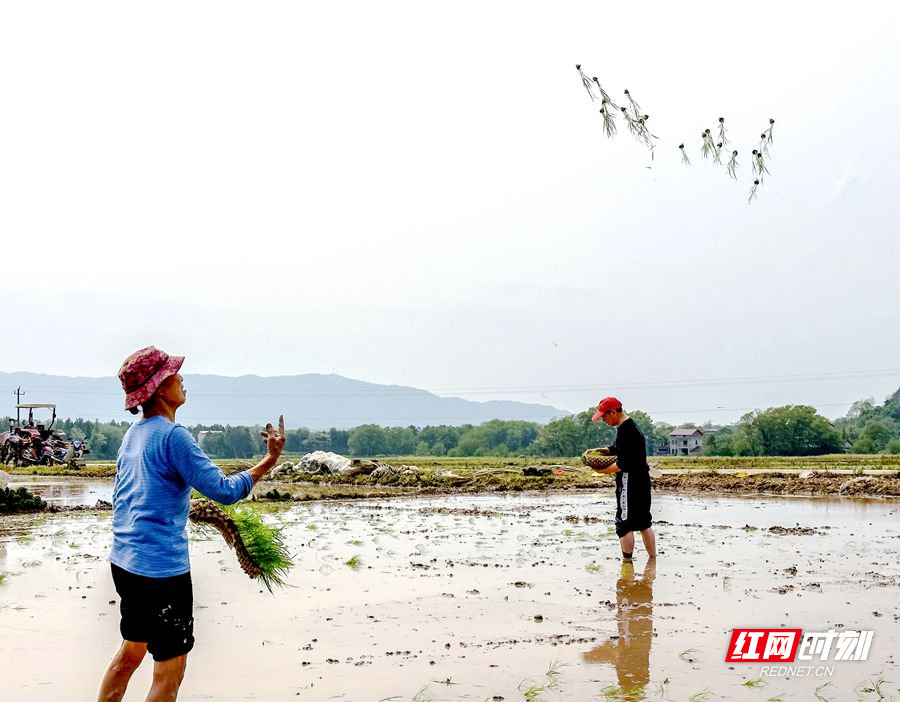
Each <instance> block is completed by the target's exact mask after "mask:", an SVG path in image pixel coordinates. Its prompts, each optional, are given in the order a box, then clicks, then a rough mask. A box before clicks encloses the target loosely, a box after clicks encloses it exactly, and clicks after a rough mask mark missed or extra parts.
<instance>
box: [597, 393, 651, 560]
mask: <svg viewBox="0 0 900 702" xmlns="http://www.w3.org/2000/svg"><path fill="white" fill-rule="evenodd" d="M598 419H602V420H603V421H604V422H606V423H607V424H608V425H609V426H611V427H616V441H615V443H614V444H613V445H612V446H610V447H608V448H606V449H603V450H602V451H601V453H605V454H607V455H612V456H615V457H616V462H615V463H613V464H612V465H611V466H608V467H606V468H595V469H594V470H595V471H596V472H598V473H612V474H614V475H615V476H616V536H618V537H619V543H620V544H621V546H622V557H623V558H624V559H625V560H631V556H632V554H633V553H634V532H636V531H639V532H641V539H642V540H643V542H644V548H645V549H646V551H647V555H648V556H649V557H650V558H656V536H655V535H654V534H653V528H652V527H653V517H652V516H651V515H650V467H649V466H648V465H647V442H646V441H645V439H644V434H643V433H642V432H641V430H640V427H638V425H637V423H636V422H635V421H634V420H633V419H632V418H631V417H629V416H628V415H627V414H625V412H624V411H622V403H621V402H619V400H617V399H616V398H615V397H604V398H603V399H602V400H600V404H598V405H597V411H596V412H595V413H594V416H593V417H591V421H594V422H596V421H597V420H598Z"/></svg>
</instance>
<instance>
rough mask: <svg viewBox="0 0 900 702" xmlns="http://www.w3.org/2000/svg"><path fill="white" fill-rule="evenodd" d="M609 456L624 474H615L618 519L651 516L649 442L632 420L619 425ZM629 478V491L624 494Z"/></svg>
mask: <svg viewBox="0 0 900 702" xmlns="http://www.w3.org/2000/svg"><path fill="white" fill-rule="evenodd" d="M609 452H610V453H611V454H613V455H614V456H615V457H616V465H617V466H619V469H620V470H621V471H622V472H621V473H616V474H615V475H616V506H617V509H616V519H619V518H620V516H622V515H627V514H630V515H631V516H633V517H638V516H639V515H643V514H644V513H645V512H649V509H650V466H648V465H647V442H646V441H645V440H644V434H643V433H642V432H641V430H640V428H639V427H638V425H637V423H636V422H635V421H634V420H633V419H632V418H631V417H629V418H628V419H626V420H625V421H624V422H622V423H621V424H620V425H619V428H618V429H617V431H616V442H615V443H614V444H613V445H612V446H610V447H609ZM626 475H627V484H628V489H627V490H624V487H625V476H626ZM623 493H624V494H623ZM622 518H625V517H624V516H622Z"/></svg>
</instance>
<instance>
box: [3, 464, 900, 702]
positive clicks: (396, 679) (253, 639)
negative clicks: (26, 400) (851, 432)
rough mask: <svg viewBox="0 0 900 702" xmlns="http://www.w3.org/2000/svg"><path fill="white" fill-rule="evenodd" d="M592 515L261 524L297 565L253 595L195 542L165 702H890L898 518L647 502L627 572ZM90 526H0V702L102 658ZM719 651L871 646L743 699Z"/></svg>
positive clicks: (353, 506) (363, 513)
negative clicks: (650, 551)
mask: <svg viewBox="0 0 900 702" xmlns="http://www.w3.org/2000/svg"><path fill="white" fill-rule="evenodd" d="M98 482H99V481H98ZM100 485H101V487H102V485H103V484H102V483H101V484H100ZM106 485H109V483H106ZM78 489H79V490H81V493H80V494H81V495H82V503H88V504H90V503H93V502H94V501H96V499H98V497H99V498H101V499H108V495H97V496H94V495H93V494H91V495H88V493H87V491H88V490H90V489H91V488H90V483H89V482H85V483H84V484H83V485H81V486H80V487H79V488H78ZM98 489H99V488H98ZM63 498H64V499H67V498H66V497H65V496H63ZM73 499H75V498H73ZM76 503H77V501H76ZM67 504H71V503H67ZM612 512H613V504H612V495H611V494H609V493H608V492H605V493H595V494H574V495H573V494H568V493H566V494H562V493H540V494H517V495H505V496H504V495H496V494H493V495H474V496H473V495H458V496H441V497H434V498H422V497H417V498H403V499H394V500H387V501H386V500H368V501H363V500H358V501H348V502H313V503H294V504H290V505H287V506H284V507H280V508H278V509H277V510H276V509H275V507H273V511H272V512H271V515H270V517H271V519H272V520H273V521H276V522H279V523H282V524H284V525H285V531H286V534H287V537H288V540H289V543H290V545H291V547H292V550H293V553H294V555H295V562H296V567H295V568H294V570H293V571H292V572H291V574H290V576H289V587H288V588H286V589H283V590H280V591H276V593H275V594H274V595H270V594H268V593H267V592H263V591H261V588H260V587H259V586H258V585H257V584H255V583H254V582H253V581H250V580H249V579H247V578H246V576H244V574H243V573H242V572H241V571H240V569H239V567H238V564H237V560H236V558H235V556H234V554H233V553H232V552H231V551H228V550H227V549H226V548H225V547H224V544H223V542H222V541H221V540H218V537H217V538H216V539H213V540H207V541H202V540H194V541H192V544H191V559H192V564H193V580H194V596H195V618H196V624H195V635H196V639H197V645H196V647H195V649H194V651H193V652H192V653H191V655H190V657H189V660H188V673H187V677H186V679H185V682H184V684H183V686H182V694H181V697H180V699H184V700H296V699H300V700H342V701H354V702H355V701H361V702H367V701H369V700H371V701H372V702H376V701H379V700H416V701H417V702H425V701H426V700H432V701H434V702H438V701H439V700H478V701H479V702H481V701H484V700H488V701H491V702H500V701H501V700H506V701H509V700H547V701H550V700H673V701H674V700H688V699H693V700H704V699H705V700H716V699H725V700H760V701H765V700H770V699H773V698H774V699H782V698H783V699H784V700H794V699H796V700H806V699H816V698H817V697H816V695H819V699H831V700H835V701H836V702H838V701H843V700H857V699H860V700H876V699H891V698H895V699H900V692H898V687H900V673H898V666H897V653H896V652H897V651H898V648H900V597H898V593H900V501H897V500H880V499H859V498H856V499H827V498H803V499H798V498H780V499H776V498H738V497H687V496H680V495H668V494H663V495H657V496H656V497H655V498H654V510H653V512H654V517H655V519H656V520H657V526H656V532H657V539H658V543H659V549H660V555H659V558H658V559H657V563H656V564H655V566H654V564H653V563H649V564H648V560H647V558H646V556H645V555H644V553H643V550H642V548H641V547H640V545H639V546H638V547H637V548H636V552H635V563H634V565H633V567H631V566H624V567H623V565H622V562H621V559H620V557H619V550H618V542H617V540H616V538H615V535H614V534H612V533H610V532H611V529H610V526H611V519H610V517H611V514H612ZM110 520H111V518H110V513H109V512H105V513H100V514H93V513H77V512H75V513H60V514H55V515H42V516H40V517H32V518H21V517H20V518H15V519H7V520H6V521H4V522H0V573H2V574H5V578H4V579H3V580H2V582H0V631H2V633H3V636H2V644H0V655H2V660H3V673H2V677H0V698H2V699H4V700H28V701H29V702H31V701H34V702H40V701H45V700H46V701H48V702H49V701H51V700H53V701H56V700H62V699H66V700H89V699H94V698H95V695H96V689H97V686H98V685H99V681H100V678H101V676H102V674H103V671H104V669H105V667H106V665H107V663H108V661H109V659H110V657H111V656H112V654H113V652H114V651H115V650H116V648H117V646H118V644H119V642H120V639H119V633H118V621H119V620H118V598H117V596H116V593H115V591H114V589H113V586H112V581H111V578H110V575H109V566H108V563H107V562H106V555H107V552H108V549H109V545H110ZM772 527H781V529H775V530H774V531H772V530H771V528H772ZM736 627H748V628H802V629H804V630H809V631H827V630H829V629H835V630H838V631H842V630H853V629H859V630H872V631H874V632H875V633H874V638H873V641H872V645H871V649H870V652H869V655H868V660H866V661H852V662H834V663H833V664H829V665H833V666H834V676H833V677H818V678H817V677H796V676H795V677H791V678H784V677H781V678H762V680H761V683H760V682H757V681H758V680H760V665H759V664H753V663H726V662H725V654H726V648H727V646H728V643H729V641H730V638H731V630H732V629H733V628H736ZM150 672H151V668H150V666H149V665H148V664H147V663H145V664H144V666H142V668H141V669H139V670H138V672H137V673H136V674H135V676H134V678H133V679H132V683H131V686H130V689H129V693H128V694H127V695H126V697H125V699H126V700H141V699H144V697H145V696H146V692H147V690H148V689H149V684H150ZM879 695H880V697H879Z"/></svg>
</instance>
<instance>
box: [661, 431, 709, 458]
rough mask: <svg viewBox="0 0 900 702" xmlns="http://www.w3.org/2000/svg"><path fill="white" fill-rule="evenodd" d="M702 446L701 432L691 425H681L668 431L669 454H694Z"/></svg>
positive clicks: (697, 453)
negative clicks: (681, 426)
mask: <svg viewBox="0 0 900 702" xmlns="http://www.w3.org/2000/svg"><path fill="white" fill-rule="evenodd" d="M702 446H703V432H702V431H700V430H699V429H694V428H692V427H683V428H680V429H675V430H673V431H670V432H669V455H670V456H696V455H699V453H700V448H701V447H702Z"/></svg>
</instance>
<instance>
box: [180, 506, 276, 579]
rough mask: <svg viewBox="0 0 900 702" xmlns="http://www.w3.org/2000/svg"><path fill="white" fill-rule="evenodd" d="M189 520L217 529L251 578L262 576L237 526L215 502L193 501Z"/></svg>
mask: <svg viewBox="0 0 900 702" xmlns="http://www.w3.org/2000/svg"><path fill="white" fill-rule="evenodd" d="M188 519H190V520H191V521H192V522H194V524H208V525H209V526H211V527H213V528H214V529H216V530H217V531H218V532H219V533H220V534H221V535H222V537H223V538H224V539H225V543H226V544H228V548H233V549H234V552H235V553H236V554H237V558H238V563H240V566H241V569H242V570H243V571H244V572H245V573H246V574H247V575H249V576H250V577H251V578H258V577H259V576H260V575H261V574H262V569H261V568H260V567H259V566H258V565H257V564H256V563H255V562H254V560H253V557H252V556H251V555H250V552H249V551H248V550H247V546H246V545H245V544H244V540H243V539H242V538H241V533H240V531H238V528H237V524H235V523H234V520H233V519H232V518H231V517H229V516H228V515H227V514H225V512H224V511H222V510H221V509H219V508H218V507H216V505H215V504H214V503H213V502H210V501H209V500H191V510H190V512H188Z"/></svg>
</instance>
